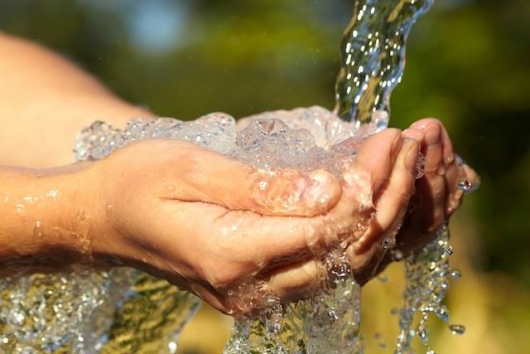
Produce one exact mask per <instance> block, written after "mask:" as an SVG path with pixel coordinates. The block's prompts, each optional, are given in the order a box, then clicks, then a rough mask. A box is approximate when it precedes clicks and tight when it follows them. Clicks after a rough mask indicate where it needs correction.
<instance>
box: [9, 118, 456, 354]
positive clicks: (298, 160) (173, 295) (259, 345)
mask: <svg viewBox="0 0 530 354" xmlns="http://www.w3.org/2000/svg"><path fill="white" fill-rule="evenodd" d="M377 129H378V128H377V126H372V127H371V131H370V130H367V126H364V131H363V132H365V133H366V132H368V133H370V132H375V131H377ZM151 138H171V139H179V140H185V141H189V142H193V143H194V144H197V145H201V146H205V147H209V148H212V149H215V150H216V151H218V152H221V153H223V154H226V155H228V156H231V157H235V158H238V159H240V160H242V161H245V162H249V163H252V164H254V165H256V166H257V167H260V168H264V169H271V170H273V169H275V168H278V167H286V166H288V167H295V168H297V169H300V170H302V171H310V170H312V169H316V168H325V169H328V170H330V171H333V172H335V173H336V174H340V166H341V163H343V162H344V161H345V160H348V159H350V160H351V159H353V158H354V157H355V150H356V148H357V146H358V145H359V144H360V143H362V141H363V139H364V138H363V136H362V135H361V134H360V132H359V130H356V129H355V128H354V127H353V125H352V123H348V122H344V121H341V120H340V119H339V118H338V117H337V116H335V115H334V114H333V113H331V112H329V111H327V110H325V109H323V108H321V107H311V108H307V109H304V108H300V109H295V110H292V111H277V112H267V113H264V114H262V115H257V116H253V117H249V118H247V119H245V120H243V121H242V122H241V123H239V126H238V125H236V122H235V120H234V119H233V118H232V117H230V116H228V115H226V114H222V113H213V114H210V115H207V116H205V117H202V118H200V119H198V120H196V121H193V122H181V121H178V120H174V119H169V118H159V119H149V120H148V119H134V120H132V121H130V122H129V123H128V125H127V127H126V128H125V129H124V130H119V129H116V128H114V127H112V126H110V125H107V124H105V123H103V122H96V123H94V124H93V125H92V126H90V127H88V128H87V129H85V130H84V131H83V132H82V133H81V134H80V136H79V138H78V141H77V143H76V147H75V154H76V157H77V159H78V160H80V161H82V160H97V159H101V158H104V157H105V156H108V155H109V154H111V153H112V152H114V151H116V150H117V149H119V148H121V147H123V146H126V145H127V144H129V143H132V142H134V141H137V140H141V139H151ZM108 209H109V210H107V212H112V210H111V206H109V208H108ZM442 235H443V234H442ZM391 236H392V237H391V238H392V239H389V240H388V245H387V246H388V248H391V246H392V243H393V238H394V236H395V235H394V234H393V235H391ZM440 237H441V236H440ZM449 247H450V246H448V244H447V240H446V238H443V237H442V238H439V239H437V241H436V243H434V244H433V245H430V246H428V247H427V248H426V249H425V250H424V251H423V253H421V254H420V255H418V256H416V257H415V259H414V260H413V261H411V260H408V261H407V281H408V285H407V289H406V291H405V295H404V296H405V300H406V305H405V307H404V308H403V309H401V311H400V323H401V326H402V329H403V331H402V332H403V333H405V329H407V330H408V331H407V332H406V333H405V334H403V333H402V337H400V344H399V345H400V346H401V348H405V347H406V346H407V345H408V343H409V342H410V339H411V337H412V335H411V333H417V335H418V336H419V337H420V339H422V340H423V341H427V337H428V332H427V329H426V327H425V322H422V323H421V324H420V325H419V326H417V327H415V329H414V330H412V328H413V327H412V322H411V319H412V316H413V314H414V313H415V312H417V311H421V312H422V314H425V313H428V312H435V313H436V314H437V316H438V317H440V318H442V319H443V320H444V321H447V320H448V319H447V309H446V308H445V307H443V306H442V305H440V303H441V299H443V295H444V294H445V291H447V287H448V282H447V276H452V277H453V278H458V276H459V275H458V273H456V271H453V272H450V270H449V268H448V265H447V264H446V260H447V257H448V256H449V254H448V253H447V251H446V250H447V249H449ZM391 251H393V250H391ZM321 261H322V262H323V264H325V265H326V268H327V270H328V276H327V278H326V279H323V282H322V289H321V291H319V292H318V293H316V294H313V296H311V297H310V298H308V299H305V300H302V301H298V302H295V303H291V304H287V305H286V304H280V302H279V300H278V299H277V298H276V297H275V296H273V295H271V294H270V293H268V292H267V289H262V291H261V292H259V294H258V293H257V292H256V291H255V289H253V290H248V289H247V290H248V291H246V290H245V289H244V287H245V284H242V285H241V287H242V291H246V292H247V293H248V294H249V296H251V297H252V296H254V297H257V296H258V295H259V297H261V299H260V301H261V300H263V299H265V303H266V306H265V308H264V311H263V312H262V313H261V315H260V316H257V317H244V318H239V319H237V320H236V324H235V326H234V329H233V333H232V337H231V339H230V341H229V343H228V344H227V346H226V348H225V353H227V354H235V353H250V352H259V353H321V352H326V353H345V352H362V350H363V345H362V342H361V340H360V338H359V325H360V286H359V285H358V284H357V283H356V282H355V280H354V278H353V274H352V270H351V268H350V266H349V263H348V261H347V260H346V258H345V255H344V254H343V251H342V249H340V250H334V251H330V252H329V253H328V254H325V255H322V256H321ZM254 300H255V299H254ZM254 300H253V298H249V301H254ZM198 306H199V300H198V299H197V298H195V297H194V296H192V295H190V294H188V293H185V292H180V291H178V290H177V289H176V288H174V287H172V286H170V285H169V284H168V283H167V282H165V281H163V280H158V279H155V278H153V277H151V276H149V275H146V274H144V273H142V272H139V271H136V270H130V269H116V270H113V271H111V272H95V271H88V270H86V269H80V270H79V272H77V273H69V274H57V275H46V276H44V275H32V276H21V277H18V278H16V279H15V278H11V279H5V280H2V281H1V282H0V311H1V314H2V316H0V319H1V320H0V321H4V323H2V324H4V325H3V326H0V343H4V344H5V345H6V348H9V349H10V350H11V351H10V352H13V353H23V352H25V350H26V352H28V351H27V350H36V351H41V352H52V351H53V350H56V349H57V348H60V349H67V350H68V351H69V352H73V353H98V352H124V351H125V352H138V351H141V350H142V349H143V348H157V352H159V353H164V352H169V353H174V352H175V351H176V348H177V340H178V335H179V333H180V330H181V329H182V328H183V326H184V325H185V324H186V322H187V321H188V320H189V319H190V318H191V317H192V316H193V314H194V313H195V311H196V310H197V308H198ZM409 320H410V321H409ZM422 326H423V327H422ZM72 329H74V330H72ZM451 330H452V331H453V332H454V333H459V332H463V330H462V329H461V328H460V327H458V326H457V325H452V327H451ZM28 348H29V349H28ZM29 352H31V351H29Z"/></svg>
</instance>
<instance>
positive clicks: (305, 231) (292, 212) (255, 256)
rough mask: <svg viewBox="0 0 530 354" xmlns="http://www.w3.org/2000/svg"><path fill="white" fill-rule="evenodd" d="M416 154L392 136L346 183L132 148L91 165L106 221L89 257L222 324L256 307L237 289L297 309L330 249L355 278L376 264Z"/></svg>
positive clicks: (170, 144)
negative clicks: (133, 270)
mask: <svg viewBox="0 0 530 354" xmlns="http://www.w3.org/2000/svg"><path fill="white" fill-rule="evenodd" d="M408 150H411V154H412V155H409V157H410V161H413V163H410V164H405V163H404V159H405V156H406V155H407V152H408ZM417 151H418V145H417V143H416V142H413V141H412V140H410V141H406V142H404V141H403V140H402V138H401V135H400V133H399V131H397V130H388V131H385V132H383V133H380V134H378V135H376V136H374V137H371V138H369V139H368V140H367V141H366V142H365V143H364V144H363V145H362V146H361V147H360V148H359V151H358V156H357V158H356V159H355V161H354V162H353V164H352V165H351V166H350V167H349V168H347V169H346V170H345V172H344V181H343V182H342V183H341V182H339V181H338V180H337V179H336V178H335V177H333V176H332V175H330V174H329V173H327V172H325V171H314V172H312V173H311V174H309V175H302V174H300V173H298V172H296V171H291V170H283V171H281V172H279V173H278V175H276V176H271V175H269V174H264V173H263V172H261V171H258V170H255V169H253V168H250V167H249V166H246V165H244V164H242V163H240V162H238V161H235V160H232V159H229V158H227V157H224V156H222V155H220V154H217V153H215V152H213V151H210V150H206V149H204V148H201V147H198V146H195V145H193V144H190V143H186V142H181V141H174V140H162V139H158V140H157V139H155V140H146V141H141V142H137V143H134V144H132V145H130V146H127V147H125V148H123V149H122V150H119V151H117V152H116V153H114V154H113V155H111V156H109V157H108V158H106V159H104V160H101V161H99V162H96V165H97V166H96V167H97V168H98V169H99V171H100V175H101V176H104V183H103V187H102V189H101V202H100V206H99V210H100V212H99V214H100V215H103V217H102V218H101V221H100V222H99V223H98V225H97V227H94V229H93V238H92V240H93V246H92V251H93V256H94V257H95V258H98V259H104V260H106V261H107V262H109V261H110V262H111V263H113V264H126V265H131V266H135V267H138V268H140V269H143V270H146V271H149V272H151V273H152V274H154V275H157V276H160V277H164V278H166V279H168V280H169V281H170V282H172V283H174V284H177V285H179V286H181V287H183V288H186V289H189V290H191V291H193V292H195V293H196V294H198V295H199V296H200V297H202V298H203V299H204V300H206V301H207V302H209V303H210V304H211V305H213V306H214V307H216V308H217V309H219V310H221V311H223V312H226V313H237V312H242V311H249V310H251V309H252V308H251V307H252V306H257V305H259V304H249V303H248V302H247V301H243V300H242V297H244V296H245V294H242V293H240V292H238V289H239V286H240V285H241V284H242V283H245V284H260V286H262V287H263V286H265V287H266V288H267V289H268V291H270V292H271V293H273V294H275V295H277V296H279V297H280V298H281V299H289V298H292V297H296V296H298V295H299V294H300V293H303V292H305V291H307V290H308V289H311V288H313V287H315V286H318V285H319V284H320V281H321V279H322V278H323V272H325V269H324V267H323V265H322V264H321V263H320V261H319V259H318V257H315V255H319V254H322V253H323V252H325V251H326V249H329V248H330V247H332V246H335V245H337V244H339V243H341V242H343V243H344V242H345V243H346V244H347V246H348V248H349V249H351V250H352V251H351V255H352V257H353V259H354V262H353V263H352V264H353V266H354V269H355V268H358V267H363V266H365V262H367V261H368V260H369V259H371V258H372V256H373V249H374V248H376V247H377V246H376V245H377V244H379V243H380V241H381V235H382V234H381V232H380V230H385V229H386V228H388V227H389V226H390V225H392V224H394V223H395V218H396V211H397V210H401V209H402V208H403V205H404V204H406V201H407V200H408V196H409V195H410V193H411V191H412V185H413V175H412V172H413V170H414V165H415V161H416V159H417V153H418V152H417ZM389 174H390V175H391V177H390V179H389V180H388V176H389ZM387 180H388V181H389V182H388V183H387ZM260 181H266V182H267V187H266V188H263V190H262V189H260V188H259V185H260V184H259V183H258V182H260ZM261 185H262V186H263V184H261ZM373 196H377V202H376V204H375V205H372V202H373V200H374V199H372V197H373ZM381 203H382V204H381ZM374 206H375V207H376V208H377V213H376V215H375V216H374V217H373V220H375V222H374V223H370V226H368V230H366V229H365V228H363V227H362V225H361V224H362V223H363V221H365V220H371V219H372V218H371V216H372V211H373V207H374ZM360 225H361V226H360ZM256 301H257V300H256Z"/></svg>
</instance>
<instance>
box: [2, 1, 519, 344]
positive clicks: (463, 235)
mask: <svg viewBox="0 0 530 354" xmlns="http://www.w3.org/2000/svg"><path fill="white" fill-rule="evenodd" d="M352 6H353V0H321V1H315V0H283V1H282V0H144V1H140V0H0V30H3V31H5V32H7V33H10V34H15V35H19V36H23V37H26V38H29V39H32V40H34V41H37V42H40V43H42V44H44V45H46V46H48V47H49V48H52V49H53V50H55V51H57V52H59V53H61V54H62V55H64V56H66V57H67V58H69V59H71V60H72V61H74V62H76V63H77V64H79V65H80V66H82V67H83V68H84V69H85V70H87V71H89V72H91V73H93V74H94V75H95V76H97V77H99V78H100V79H101V80H102V81H103V82H104V83H105V84H106V85H108V86H109V87H110V88H112V89H113V90H115V91H116V92H117V93H118V94H120V95H121V96H122V97H124V98H126V99H127V100H129V101H131V102H134V103H136V104H139V105H145V106H147V107H149V108H150V109H152V110H153V111H155V112H157V113H158V114H159V115H163V116H171V117H175V118H178V119H183V120H188V119H194V118H197V117H199V116H201V115H204V114H206V113H209V112H212V111H225V112H227V113H230V114H231V115H233V116H235V117H242V116H245V115H249V114H253V113H257V112H261V111H264V110H274V109H280V108H283V109H290V108H294V107H299V106H310V105H315V104H316V105H322V106H325V107H327V108H332V107H333V103H334V102H333V100H334V91H333V90H334V81H335V76H336V73H337V71H338V67H339V52H338V48H339V40H340V37H341V33H342V30H343V28H344V27H345V26H346V24H347V22H348V21H349V17H350V14H351V12H352ZM407 54H408V55H407V58H408V60H407V67H406V70H405V76H404V79H403V82H402V84H401V85H400V86H399V87H398V88H397V89H396V91H395V93H394V95H393V97H392V118H391V125H392V126H395V127H400V128H404V127H406V126H407V125H408V124H410V123H411V122H413V121H414V120H417V119H419V118H421V117H426V116H434V117H437V118H439V119H441V120H442V121H443V122H444V123H445V125H446V126H447V128H448V130H449V132H450V135H451V137H452V138H453V141H454V145H455V147H456V150H457V151H458V152H459V154H460V155H462V156H463V157H464V159H465V160H466V161H467V162H468V163H469V164H470V165H472V166H473V167H475V168H476V170H477V171H478V172H479V173H480V174H481V176H482V186H481V188H480V190H479V191H478V192H477V193H475V194H473V195H471V196H469V197H468V198H466V199H467V200H466V203H465V205H464V207H463V208H462V209H461V211H460V212H459V214H458V216H457V217H456V218H455V220H454V221H453V224H454V225H453V234H454V242H455V249H456V250H457V254H456V257H455V263H456V264H457V265H458V266H459V267H460V268H462V269H463V270H464V278H463V279H462V280H460V281H459V282H458V283H455V285H454V287H453V290H452V292H451V295H450V298H449V303H450V305H451V306H452V307H453V309H454V310H453V315H454V316H455V315H456V317H459V318H455V320H458V321H457V322H461V323H464V324H466V325H467V327H468V332H467V334H466V335H465V336H463V337H458V338H454V337H451V336H449V337H448V336H447V332H448V331H444V330H440V331H439V333H438V334H437V337H436V339H435V342H436V345H435V348H436V347H438V348H439V349H440V350H439V352H440V353H449V352H451V353H474V352H479V351H481V352H483V353H523V352H530V344H529V343H528V342H529V341H528V340H525V339H524V335H525V332H526V331H525V328H526V329H528V328H530V261H528V257H529V256H528V255H529V254H530V252H529V250H528V249H527V247H529V246H530V242H529V241H527V238H528V237H529V236H530V221H529V219H530V216H529V214H530V205H529V204H530V203H528V201H529V200H530V149H529V146H530V129H529V127H530V124H529V122H528V119H529V117H530V1H528V0H504V1H496V0H481V1H479V0H475V1H473V0H437V2H436V4H435V6H434V8H433V9H432V10H431V11H430V12H429V13H428V14H427V15H425V16H424V17H423V18H421V19H420V21H419V22H418V23H417V24H416V25H415V27H414V28H413V30H412V34H411V37H410V39H409V42H408V53H407ZM101 118H102V119H103V120H104V119H105V117H101ZM392 272H397V270H396V271H394V270H390V273H392ZM391 278H399V277H391ZM375 282H377V281H375ZM380 285H381V284H375V285H369V286H368V287H367V290H366V294H365V297H369V299H367V300H366V301H367V302H368V303H369V307H368V308H369V311H368V312H370V313H369V314H368V317H370V315H371V316H372V320H370V319H368V320H366V321H367V323H368V324H367V326H368V327H369V326H370V323H372V322H373V323H372V326H375V327H377V328H379V327H378V326H380V327H381V326H382V325H381V323H382V322H381V321H383V322H384V321H386V322H392V321H388V312H387V311H386V310H387V309H386V307H388V302H389V301H390V300H389V298H387V295H388V296H390V295H391V294H392V291H394V292H395V290H391V289H389V285H388V284H386V285H385V286H386V288H384V287H383V288H381V289H378V290H374V289H376V288H377V286H380ZM372 288H373V289H372ZM398 295H399V294H397V295H396V296H398ZM372 302H373V303H372ZM365 309H366V307H365ZM378 311H379V312H378ZM378 313H381V314H384V316H387V317H384V316H383V315H379V314H378ZM365 317H366V316H365ZM377 318H380V322H377V321H376V320H375V319H377ZM385 318H386V319H385ZM213 321H217V322H216V323H215V324H214V323H212V322H213ZM219 321H220V322H219ZM370 321H372V322H370ZM386 322H385V325H384V326H382V327H385V326H387V324H386ZM393 322H395V321H393ZM202 323H204V326H205V327H201V326H203V324H202ZM228 326H229V322H227V321H226V319H224V318H220V317H219V316H217V315H215V314H212V313H211V311H208V310H205V312H204V313H203V314H201V315H200V316H199V319H198V320H197V321H196V324H192V325H190V326H189V328H190V329H189V330H187V331H186V333H184V338H183V348H184V349H181V350H183V351H186V352H189V353H191V352H195V353H197V352H199V353H203V352H206V353H209V352H215V351H216V350H218V349H215V348H218V346H219V343H222V342H223V341H224V336H226V328H228ZM194 328H197V330H196V331H198V332H196V333H195V332H194ZM390 331H391V330H390ZM205 333H209V334H210V335H211V336H210V337H208V336H205ZM196 337H197V338H196ZM388 344H391V340H389V343H388ZM386 350H387V351H388V349H386ZM384 351H385V349H383V348H378V349H377V350H375V349H374V352H384Z"/></svg>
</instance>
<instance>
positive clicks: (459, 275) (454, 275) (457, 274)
mask: <svg viewBox="0 0 530 354" xmlns="http://www.w3.org/2000/svg"><path fill="white" fill-rule="evenodd" d="M451 278H453V279H460V278H462V272H460V270H458V269H455V270H453V271H452V272H451Z"/></svg>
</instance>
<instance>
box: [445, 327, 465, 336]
mask: <svg viewBox="0 0 530 354" xmlns="http://www.w3.org/2000/svg"><path fill="white" fill-rule="evenodd" d="M449 330H450V331H451V333H453V334H454V335H463V334H464V333H465V332H466V327H465V326H462V325H459V324H452V325H449Z"/></svg>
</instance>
